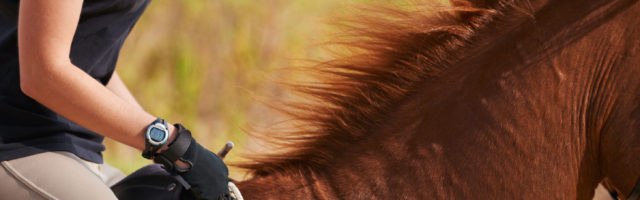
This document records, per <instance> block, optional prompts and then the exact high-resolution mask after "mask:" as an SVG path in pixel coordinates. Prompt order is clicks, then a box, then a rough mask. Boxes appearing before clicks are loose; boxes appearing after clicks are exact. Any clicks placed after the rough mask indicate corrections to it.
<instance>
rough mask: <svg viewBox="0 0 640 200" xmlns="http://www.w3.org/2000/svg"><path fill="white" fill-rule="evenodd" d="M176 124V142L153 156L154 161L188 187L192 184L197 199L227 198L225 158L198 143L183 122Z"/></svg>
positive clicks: (218, 199)
mask: <svg viewBox="0 0 640 200" xmlns="http://www.w3.org/2000/svg"><path fill="white" fill-rule="evenodd" d="M175 127H176V128H177V132H178V133H177V134H176V136H175V139H174V141H172V142H171V143H170V144H169V145H168V147H167V148H165V149H162V150H161V152H159V153H158V154H156V155H155V156H154V159H153V160H154V162H156V163H159V164H162V165H163V166H164V169H165V170H167V171H168V172H169V173H171V174H172V176H174V177H175V178H176V180H178V181H179V182H181V184H183V185H184V186H185V187H191V188H190V190H191V191H192V192H193V193H194V195H195V196H196V198H198V199H208V200H225V199H227V198H226V197H228V196H229V186H228V184H229V178H228V175H229V171H228V169H227V166H226V165H225V164H224V162H222V159H220V158H219V157H218V156H216V155H215V154H213V153H212V152H211V151H209V150H207V149H205V148H204V147H202V146H201V145H200V144H198V143H197V142H196V141H195V140H194V139H193V137H191V132H190V131H189V130H187V129H186V128H184V127H183V126H182V125H181V124H176V125H175ZM182 179H184V180H182ZM182 181H185V182H186V183H184V182H182Z"/></svg>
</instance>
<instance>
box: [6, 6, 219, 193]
mask: <svg viewBox="0 0 640 200" xmlns="http://www.w3.org/2000/svg"><path fill="white" fill-rule="evenodd" d="M149 1H150V0H84V2H83V0H55V1H53V0H22V1H18V0H0V13H1V15H0V161H1V165H0V166H1V167H0V168H1V169H0V197H2V198H3V199H5V198H6V199H116V197H115V196H114V194H113V193H112V192H111V190H110V189H109V184H111V183H112V182H113V178H112V176H110V175H109V174H114V173H108V172H109V171H111V170H110V169H112V168H110V167H108V166H107V165H105V164H103V160H102V155H101V151H102V150H104V146H103V145H102V140H103V137H105V136H106V137H109V138H112V139H114V140H116V141H118V142H121V143H123V144H126V145H129V146H132V147H134V148H136V149H139V150H140V151H142V152H144V153H143V155H144V157H146V158H149V159H154V160H155V161H156V162H159V163H162V164H164V165H165V169H166V170H167V171H169V172H170V173H172V174H174V175H179V177H182V178H179V179H183V180H185V181H186V184H185V185H190V186H192V191H193V192H194V193H195V194H196V195H197V196H199V197H201V198H204V199H224V196H225V195H226V193H228V189H227V181H228V180H227V168H226V166H225V165H224V163H222V161H221V160H220V159H219V158H218V157H217V156H215V155H214V154H213V153H211V152H210V151H208V150H206V149H204V148H202V147H201V146H200V145H198V144H197V143H196V142H195V141H194V140H193V139H192V138H191V134H190V132H189V131H188V130H187V129H185V128H184V127H182V126H181V125H179V124H176V125H168V123H166V121H164V120H162V119H160V118H157V117H155V116H153V115H151V114H149V113H147V112H145V111H144V110H143V109H142V108H141V107H140V106H139V105H138V103H137V102H136V100H135V99H134V98H133V96H132V95H131V93H130V92H129V91H128V90H127V88H126V87H125V85H124V84H123V83H122V81H121V80H120V78H119V77H118V74H117V73H115V72H114V68H115V63H116V60H117V58H118V53H119V50H120V48H121V46H122V43H123V42H124V39H125V38H126V36H127V35H128V33H129V32H130V30H131V28H132V27H133V25H134V23H135V22H136V21H137V19H138V18H139V16H140V15H141V14H142V12H143V10H144V9H145V8H146V6H147V4H148V3H149ZM159 93H162V92H159ZM157 98H163V97H162V96H159V97H157ZM115 174H117V173H115Z"/></svg>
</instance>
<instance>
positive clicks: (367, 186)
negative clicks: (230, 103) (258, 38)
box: [236, 0, 640, 200]
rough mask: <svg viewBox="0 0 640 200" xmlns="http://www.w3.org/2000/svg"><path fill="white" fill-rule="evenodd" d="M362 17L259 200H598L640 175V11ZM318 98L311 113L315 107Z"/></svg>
mask: <svg viewBox="0 0 640 200" xmlns="http://www.w3.org/2000/svg"><path fill="white" fill-rule="evenodd" d="M435 4H436V3H429V2H417V3H416V5H413V4H412V6H406V5H401V4H387V5H383V6H377V7H361V8H359V9H358V10H356V12H354V14H353V15H352V16H351V17H347V18H344V19H342V18H340V19H339V20H334V22H336V23H337V24H338V25H340V26H341V27H342V28H344V29H342V30H345V31H344V34H343V35H338V37H337V38H338V41H337V42H335V43H333V44H338V45H342V46H341V48H342V51H336V52H337V53H338V54H339V55H340V56H338V57H337V58H336V59H335V60H331V61H328V62H323V63H320V64H318V65H316V66H314V67H310V68H309V69H310V70H311V71H310V72H311V74H312V75H313V76H315V79H313V80H316V81H312V82H310V83H308V84H300V83H295V84H290V85H291V86H292V87H294V89H295V91H297V92H299V93H301V94H303V95H305V97H309V98H307V99H306V100H303V101H301V102H300V103H286V104H284V105H285V106H286V107H280V108H281V111H283V112H285V113H286V114H289V115H290V116H291V117H292V120H289V121H290V122H293V123H292V124H293V127H292V128H290V129H284V130H274V131H270V132H271V133H257V134H259V136H260V137H261V138H266V139H267V140H268V141H267V142H269V143H270V144H273V145H276V146H275V147H276V148H275V149H280V150H281V151H278V152H276V153H272V154H265V155H262V156H258V157H255V158H253V159H252V162H250V163H248V164H244V165H242V167H244V168H246V169H248V170H249V171H250V172H251V174H252V178H250V179H249V180H246V181H241V182H237V183H236V184H237V185H238V187H239V188H240V190H241V191H242V193H243V195H244V197H245V199H278V200H280V199H539V198H545V199H590V198H592V197H593V191H594V188H595V187H596V185H597V184H598V183H599V182H600V181H602V180H606V182H607V183H608V185H610V186H611V188H609V189H611V190H615V191H616V192H618V193H619V194H620V195H621V196H622V197H624V196H626V195H629V194H630V192H631V191H632V188H633V187H634V184H635V183H636V180H637V178H638V177H639V175H640V3H638V2H637V0H582V1H569V0H555V1H551V0H486V1H483V0H478V1H471V2H461V1H455V2H452V3H450V4H442V5H438V6H433V5H435ZM309 99H310V100H313V102H309V101H308V100H309Z"/></svg>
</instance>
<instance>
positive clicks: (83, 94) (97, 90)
mask: <svg viewBox="0 0 640 200" xmlns="http://www.w3.org/2000/svg"><path fill="white" fill-rule="evenodd" d="M41 64H44V63H41ZM45 69H47V70H42V71H40V72H37V73H33V74H31V75H29V76H34V77H32V78H27V79H28V81H23V82H22V83H21V85H22V88H23V91H24V92H25V93H26V94H27V95H29V96H30V97H32V98H33V99H35V100H36V101H38V102H39V103H41V104H43V105H45V106H47V107H48V108H50V109H51V110H53V111H55V112H56V113H59V114H60V115H62V116H64V117H66V118H68V119H70V120H71V121H73V122H76V123H78V124H79V125H81V126H84V127H86V128H88V129H91V130H93V131H95V132H97V133H100V134H102V135H104V136H106V137H109V138H112V139H114V140H117V141H120V142H122V143H125V144H127V145H129V146H132V147H135V148H137V149H143V148H144V140H143V136H142V134H143V132H144V129H145V128H146V126H147V125H148V124H149V123H150V122H152V121H153V120H154V119H155V117H153V116H152V115H150V114H149V113H146V112H145V111H143V110H141V109H139V108H138V107H136V106H135V105H133V104H130V103H128V102H126V101H124V100H123V99H122V98H120V97H118V96H116V95H115V94H114V93H112V92H111V91H109V90H108V89H107V88H105V87H104V86H102V85H101V84H100V83H99V82H97V81H96V80H95V79H93V78H91V77H90V76H89V75H87V74H86V73H84V72H83V71H82V70H80V69H79V68H77V67H76V66H73V65H71V63H68V64H66V65H61V66H56V67H46V68H45ZM36 77H37V78H36Z"/></svg>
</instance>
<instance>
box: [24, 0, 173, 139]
mask: <svg viewBox="0 0 640 200" xmlns="http://www.w3.org/2000/svg"><path fill="white" fill-rule="evenodd" d="M82 2H83V0H63V1H51V0H23V1H21V2H20V11H19V17H18V52H19V59H20V60H19V62H20V88H21V89H22V91H23V92H24V93H25V94H26V95H28V96H29V97H31V98H33V99H34V100H36V101H38V102H39V103H41V104H43V105H45V106H46V107H48V108H49V109H51V110H53V111H55V112H56V113H58V114H60V115H62V116H64V117H66V118H67V119H69V120H71V121H73V122H75V123H77V124H79V125H81V126H83V127H86V128H88V129H90V130H92V131H95V132H97V133H100V134H101V135H104V136H106V137H109V138H111V139H114V140H116V141H119V142H121V143H124V144H126V145H129V146H131V147H134V148H136V149H138V150H143V149H144V147H145V142H144V138H143V135H144V131H145V129H146V127H147V126H148V125H149V123H151V122H152V121H154V120H155V118H156V117H154V116H153V115H151V114H149V113H147V112H146V111H144V110H143V109H142V107H141V106H140V105H139V104H138V103H137V102H136V100H135V98H134V97H133V96H132V95H131V93H130V92H129V90H128V89H127V88H126V86H125V85H124V83H122V80H120V77H119V76H118V75H117V74H116V73H114V75H113V76H112V78H111V80H110V81H109V83H108V84H107V86H106V87H105V86H103V85H102V84H100V83H99V82H98V81H96V80H95V79H93V78H92V77H91V76H89V75H88V74H87V73H85V72H84V71H82V70H81V69H80V68H78V67H76V66H74V65H73V64H72V63H71V60H70V59H69V54H70V49H71V42H72V40H73V36H74V33H75V31H76V27H77V24H78V20H79V18H80V11H81V9H82ZM169 129H170V133H171V135H170V138H169V141H172V140H173V139H174V138H175V135H176V134H175V133H176V130H175V128H174V127H173V126H169ZM167 143H168V142H167ZM165 148H166V147H165Z"/></svg>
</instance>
